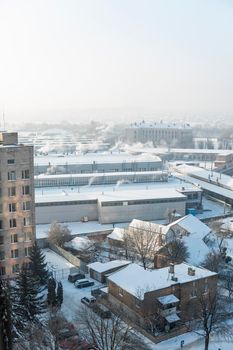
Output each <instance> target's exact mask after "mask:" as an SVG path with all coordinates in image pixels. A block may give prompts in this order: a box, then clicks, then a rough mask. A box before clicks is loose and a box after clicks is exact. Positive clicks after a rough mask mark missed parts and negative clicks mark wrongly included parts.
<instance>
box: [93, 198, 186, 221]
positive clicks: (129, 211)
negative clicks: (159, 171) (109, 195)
mask: <svg viewBox="0 0 233 350" xmlns="http://www.w3.org/2000/svg"><path fill="white" fill-rule="evenodd" d="M174 209H175V210H176V212H177V213H179V214H180V215H182V216H183V215H185V200H184V201H183V202H171V203H153V204H137V205H124V206H116V207H115V206H106V207H101V206H100V205H99V206H98V210H99V222H100V223H101V224H108V223H118V222H129V221H131V220H133V219H140V220H148V221H149V220H160V219H167V214H168V210H174Z"/></svg>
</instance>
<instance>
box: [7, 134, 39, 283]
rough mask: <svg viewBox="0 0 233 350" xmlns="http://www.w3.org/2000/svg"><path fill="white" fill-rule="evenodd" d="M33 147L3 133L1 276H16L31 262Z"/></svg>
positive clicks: (33, 208)
mask: <svg viewBox="0 0 233 350" xmlns="http://www.w3.org/2000/svg"><path fill="white" fill-rule="evenodd" d="M34 202H35V201H34V170H33V147H32V146H24V145H22V144H18V134H17V133H8V132H0V275H1V276H2V277H8V276H10V277H11V276H14V275H15V274H16V273H17V272H19V270H20V268H21V266H22V264H23V263H28V262H29V255H30V250H31V247H32V245H33V243H34V240H35V205H34Z"/></svg>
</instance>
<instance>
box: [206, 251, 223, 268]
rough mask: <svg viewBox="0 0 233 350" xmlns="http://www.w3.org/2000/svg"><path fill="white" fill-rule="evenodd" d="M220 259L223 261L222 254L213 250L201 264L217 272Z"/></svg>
mask: <svg viewBox="0 0 233 350" xmlns="http://www.w3.org/2000/svg"><path fill="white" fill-rule="evenodd" d="M222 261H223V256H222V254H221V253H218V252H215V251H213V252H210V253H209V254H207V256H206V258H205V260H204V262H203V263H202V266H203V267H205V268H206V269H208V270H210V271H213V272H219V270H220V267H221V266H220V265H221V263H222Z"/></svg>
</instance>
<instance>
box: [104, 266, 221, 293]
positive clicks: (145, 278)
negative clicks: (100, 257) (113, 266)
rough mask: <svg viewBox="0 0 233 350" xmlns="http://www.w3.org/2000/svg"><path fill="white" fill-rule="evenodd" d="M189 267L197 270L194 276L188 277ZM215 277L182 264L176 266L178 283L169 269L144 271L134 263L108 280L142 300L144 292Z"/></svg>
mask: <svg viewBox="0 0 233 350" xmlns="http://www.w3.org/2000/svg"><path fill="white" fill-rule="evenodd" d="M188 267H191V268H193V269H194V270H195V275H194V276H190V275H188ZM215 275H217V274H216V273H215V272H211V271H209V270H206V269H204V268H200V267H196V266H193V265H189V264H185V263H182V264H178V265H175V277H177V278H178V281H177V282H176V281H173V280H172V279H171V277H172V275H171V274H169V267H164V268H161V269H157V270H144V269H143V267H141V266H139V265H137V264H134V263H133V264H130V265H128V266H126V267H125V268H124V269H122V270H120V271H117V272H115V273H114V274H112V275H111V276H109V277H108V279H109V280H110V281H112V282H113V283H115V284H116V285H117V286H119V287H120V288H122V289H123V290H125V291H127V292H128V293H130V294H132V295H134V296H135V297H138V298H139V299H140V298H142V296H141V292H142V291H143V294H144V293H146V292H149V291H153V290H159V289H163V288H167V287H169V286H171V285H173V284H179V283H188V282H191V281H195V280H198V279H201V278H206V277H210V276H215Z"/></svg>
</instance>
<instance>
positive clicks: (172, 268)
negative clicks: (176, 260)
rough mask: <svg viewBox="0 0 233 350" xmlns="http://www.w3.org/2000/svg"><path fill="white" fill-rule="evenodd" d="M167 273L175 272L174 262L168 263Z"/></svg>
mask: <svg viewBox="0 0 233 350" xmlns="http://www.w3.org/2000/svg"><path fill="white" fill-rule="evenodd" d="M169 273H172V274H174V273H175V265H174V264H170V266H169Z"/></svg>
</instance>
